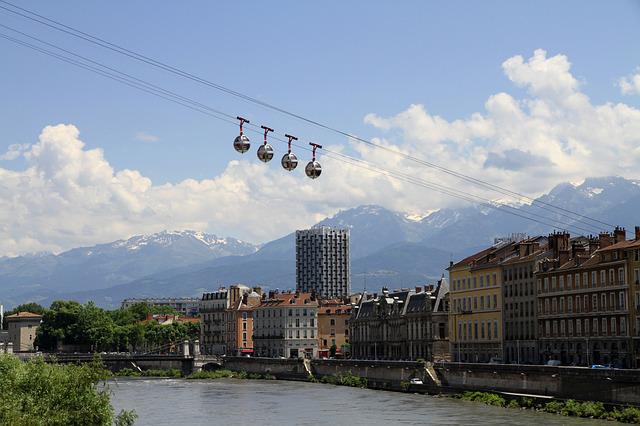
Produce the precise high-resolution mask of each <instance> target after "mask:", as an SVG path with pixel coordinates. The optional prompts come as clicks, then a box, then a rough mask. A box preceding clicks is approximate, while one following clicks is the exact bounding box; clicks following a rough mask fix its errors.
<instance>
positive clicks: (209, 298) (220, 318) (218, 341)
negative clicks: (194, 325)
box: [199, 284, 251, 355]
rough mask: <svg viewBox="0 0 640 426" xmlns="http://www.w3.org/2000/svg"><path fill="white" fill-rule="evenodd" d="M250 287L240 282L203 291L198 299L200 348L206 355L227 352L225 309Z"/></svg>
mask: <svg viewBox="0 0 640 426" xmlns="http://www.w3.org/2000/svg"><path fill="white" fill-rule="evenodd" d="M250 292H251V289H250V288H249V287H247V286H245V285H242V284H235V285H232V286H231V287H230V288H229V289H227V288H225V287H220V289H219V290H218V291H214V292H209V293H204V294H203V295H202V299H201V300H200V305H199V310H200V315H201V322H200V350H201V352H202V353H203V354H207V355H223V354H226V353H227V349H228V348H227V339H228V337H229V334H228V329H229V326H228V324H227V322H228V320H229V316H228V313H227V310H228V309H229V308H230V307H231V306H234V305H235V303H236V302H237V300H238V299H239V298H241V297H242V296H243V295H244V294H246V293H250Z"/></svg>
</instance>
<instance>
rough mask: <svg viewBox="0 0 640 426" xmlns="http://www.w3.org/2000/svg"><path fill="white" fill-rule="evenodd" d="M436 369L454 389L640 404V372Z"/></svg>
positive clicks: (454, 366)
mask: <svg viewBox="0 0 640 426" xmlns="http://www.w3.org/2000/svg"><path fill="white" fill-rule="evenodd" d="M434 367H435V369H436V371H437V373H438V375H439V376H440V377H441V380H442V382H443V385H445V386H448V387H450V388H453V389H459V390H495V391H502V392H513V393H523V394H535V395H546V396H553V397H557V398H562V399H579V400H585V401H602V402H608V403H616V404H633V405H640V370H617V369H591V368H580V367H549V366H537V365H531V366H522V365H492V364H457V363H445V364H437V365H435V366H434Z"/></svg>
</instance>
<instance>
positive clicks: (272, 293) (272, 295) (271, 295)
mask: <svg viewBox="0 0 640 426" xmlns="http://www.w3.org/2000/svg"><path fill="white" fill-rule="evenodd" d="M275 296H276V292H275V291H273V290H269V299H273V298H274V297H275Z"/></svg>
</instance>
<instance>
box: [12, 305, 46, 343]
mask: <svg viewBox="0 0 640 426" xmlns="http://www.w3.org/2000/svg"><path fill="white" fill-rule="evenodd" d="M41 322H42V315H38V314H34V313H32V312H18V313H16V314H13V315H9V316H8V317H7V325H8V328H9V342H11V343H13V350H14V351H15V352H31V351H34V350H36V347H35V340H36V334H37V332H38V327H40V323H41Z"/></svg>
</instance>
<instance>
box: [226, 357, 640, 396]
mask: <svg viewBox="0 0 640 426" xmlns="http://www.w3.org/2000/svg"><path fill="white" fill-rule="evenodd" d="M309 364H310V369H311V372H312V373H313V375H314V376H315V377H316V378H320V377H322V376H326V375H334V376H339V375H344V374H353V375H356V376H360V377H364V378H366V379H367V382H368V384H369V387H372V388H377V389H388V390H401V389H403V388H404V387H405V386H406V383H407V382H409V381H410V380H411V379H412V378H419V379H421V380H422V381H423V383H424V385H423V386H411V388H410V389H411V390H412V391H413V390H416V391H422V392H429V393H442V392H460V391H465V390H480V391H498V392H510V393H515V394H530V395H543V396H550V397H555V398H560V399H578V400H585V401H602V402H605V403H614V404H632V405H637V406H640V370H615V369H589V368H579V367H547V366H522V365H520V366H518V365H493V364H458V363H442V364H440V363H438V364H436V365H433V367H434V369H435V375H436V376H437V377H432V376H433V373H432V374H431V375H430V374H429V372H428V371H427V368H425V366H424V365H423V364H422V363H418V362H408V361H406V362H405V361H358V360H312V361H311V362H310V363H309ZM224 367H225V368H229V369H231V370H237V371H240V370H243V371H247V372H251V373H262V374H264V373H269V374H272V375H274V376H276V377H277V378H280V379H295V380H304V379H306V378H307V377H308V372H307V371H306V368H305V366H304V363H303V361H302V360H297V359H272V358H240V357H231V358H226V359H225V361H224ZM431 371H432V372H433V370H431ZM434 379H435V380H434Z"/></svg>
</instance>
